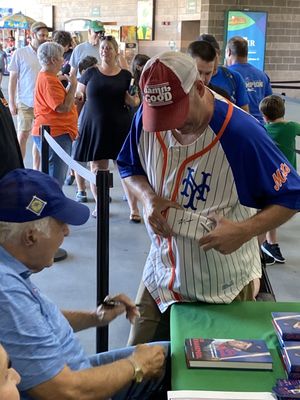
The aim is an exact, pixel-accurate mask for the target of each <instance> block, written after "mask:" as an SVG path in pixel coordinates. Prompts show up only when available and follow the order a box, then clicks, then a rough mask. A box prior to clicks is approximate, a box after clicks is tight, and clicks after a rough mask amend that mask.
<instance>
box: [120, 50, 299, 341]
mask: <svg viewBox="0 0 300 400" xmlns="http://www.w3.org/2000/svg"><path fill="white" fill-rule="evenodd" d="M140 86H141V90H142V92H143V95H144V99H143V106H142V107H141V108H140V109H139V111H138V112H137V114H136V116H135V119H134V121H133V124H132V128H131V131H130V134H129V136H128V138H127V140H126V142H125V144H124V146H123V149H122V151H121V153H120V154H119V157H118V165H119V170H120V173H121V177H122V178H123V179H125V181H126V183H128V185H129V186H130V188H131V190H132V191H133V192H134V193H135V194H136V195H137V196H138V198H139V199H140V201H141V202H142V204H143V206H144V214H145V222H146V224H147V229H148V232H149V235H150V237H151V240H152V244H151V249H150V252H149V255H148V258H147V261H146V265H145V269H144V273H143V279H142V283H141V285H140V288H139V292H138V295H137V299H136V303H137V304H140V306H141V307H140V313H141V317H140V318H138V319H137V321H136V323H135V326H134V328H133V329H132V331H131V336H130V339H129V343H130V344H132V343H139V342H141V341H148V340H153V339H154V338H155V339H157V338H165V337H167V335H168V333H169V314H168V311H169V308H170V307H169V306H170V305H171V304H173V303H175V302H195V301H200V302H206V303H230V302H232V301H234V300H253V299H254V297H255V294H256V293H255V292H256V290H255V288H254V283H253V282H254V281H255V280H257V279H258V278H260V276H261V262H260V256H259V248H258V243H257V238H256V236H257V235H259V234H260V233H262V232H266V231H267V230H269V229H270V228H271V227H275V226H279V225H281V224H282V223H284V222H285V221H287V220H288V219H289V218H291V216H292V215H293V214H295V213H296V212H297V210H299V209H300V177H299V176H298V174H297V172H296V171H295V170H294V169H293V167H292V166H291V165H290V164H289V163H288V161H287V160H286V159H285V158H284V156H283V155H282V154H281V153H280V152H278V150H277V149H276V147H275V145H274V144H273V142H272V141H271V140H270V139H269V137H268V135H267V134H266V132H265V130H264V128H263V127H262V126H261V125H260V124H259V123H258V122H257V121H256V120H255V119H254V118H253V117H251V116H250V115H248V114H247V113H245V112H244V111H242V110H241V109H240V108H238V107H236V106H234V105H233V104H232V103H230V102H229V101H228V100H226V99H224V98H223V97H220V96H219V95H217V94H215V93H212V92H211V91H210V90H209V89H208V88H207V87H205V86H204V84H203V82H202V81H201V80H200V77H199V75H198V72H197V67H196V64H195V61H194V60H193V59H192V58H191V57H189V56H187V55H185V54H182V53H178V52H177V53H176V52H166V53H162V54H160V55H158V56H156V57H153V58H152V59H150V60H149V61H148V62H147V64H146V65H145V67H144V70H143V74H142V76H141V81H140ZM250 133H251V134H250ZM172 207H174V208H175V210H173V211H172V212H169V208H172ZM254 208H257V209H261V210H262V211H261V212H260V213H258V214H256V213H255V211H254V210H253V209H254ZM174 211H175V212H174ZM176 213H177V216H178V215H181V217H176ZM174 214H175V219H174ZM170 215H172V217H170ZM197 218H198V222H199V223H197ZM203 219H204V220H205V219H206V221H207V223H203ZM171 226H172V227H173V229H171ZM271 229H272V228H271ZM208 231H209V232H208ZM175 232H176V233H175Z"/></svg>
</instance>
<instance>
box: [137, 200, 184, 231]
mask: <svg viewBox="0 0 300 400" xmlns="http://www.w3.org/2000/svg"><path fill="white" fill-rule="evenodd" d="M170 207H173V208H181V207H180V205H179V204H178V203H176V202H174V201H171V200H167V199H164V198H163V197H159V196H156V195H153V196H151V197H148V199H147V201H146V202H145V204H144V211H145V214H146V218H147V220H148V222H149V225H150V226H151V228H152V230H153V232H154V233H156V234H157V235H160V236H163V237H170V236H171V235H172V230H171V228H170V227H169V225H168V224H167V221H166V218H165V217H164V215H163V214H164V212H165V211H167V209H168V208H170Z"/></svg>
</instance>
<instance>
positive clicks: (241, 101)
mask: <svg viewBox="0 0 300 400" xmlns="http://www.w3.org/2000/svg"><path fill="white" fill-rule="evenodd" d="M231 73H234V78H235V82H236V93H235V96H236V105H237V106H239V107H242V106H246V105H247V104H249V97H248V93H247V89H246V83H245V81H244V78H243V77H242V75H241V74H240V73H239V72H237V71H232V70H231Z"/></svg>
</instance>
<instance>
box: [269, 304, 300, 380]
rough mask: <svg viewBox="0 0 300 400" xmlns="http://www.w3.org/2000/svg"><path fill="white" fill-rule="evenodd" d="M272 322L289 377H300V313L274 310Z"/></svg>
mask: <svg viewBox="0 0 300 400" xmlns="http://www.w3.org/2000/svg"><path fill="white" fill-rule="evenodd" d="M272 318H273V320H272V322H273V325H274V328H275V332H276V335H277V337H278V341H279V344H280V351H281V356H282V361H283V364H284V368H285V370H286V373H287V376H288V378H289V379H300V313H296V312H273V313H272Z"/></svg>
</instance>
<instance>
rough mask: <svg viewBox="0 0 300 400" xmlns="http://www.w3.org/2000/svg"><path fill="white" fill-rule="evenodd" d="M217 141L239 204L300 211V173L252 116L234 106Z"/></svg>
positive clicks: (259, 207) (258, 207)
mask: <svg viewBox="0 0 300 400" xmlns="http://www.w3.org/2000/svg"><path fill="white" fill-rule="evenodd" d="M220 142H221V144H222V147H223V149H224V151H225V154H226V156H227V159H228V161H229V163H230V166H231V168H232V172H233V176H234V180H235V184H236V188H237V192H238V196H239V200H240V202H241V204H243V205H245V206H247V207H253V208H257V209H262V208H264V207H266V206H268V205H272V204H276V205H281V206H284V207H287V208H291V209H296V210H300V176H299V175H298V174H297V172H296V171H295V170H294V168H293V167H292V166H291V164H290V163H289V161H288V160H287V159H286V158H285V156H284V155H283V154H282V153H281V151H280V150H279V149H278V148H277V147H276V146H275V144H274V143H273V141H272V140H271V138H270V137H269V136H268V134H267V133H266V130H265V128H264V127H263V126H261V125H260V124H259V123H258V122H257V121H256V120H255V118H253V117H251V116H250V115H248V114H246V113H244V112H243V111H242V110H239V109H238V108H236V107H234V111H233V115H232V118H231V120H230V122H229V124H228V126H227V128H226V130H225V132H224V134H223V135H222V137H221V139H220Z"/></svg>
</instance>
